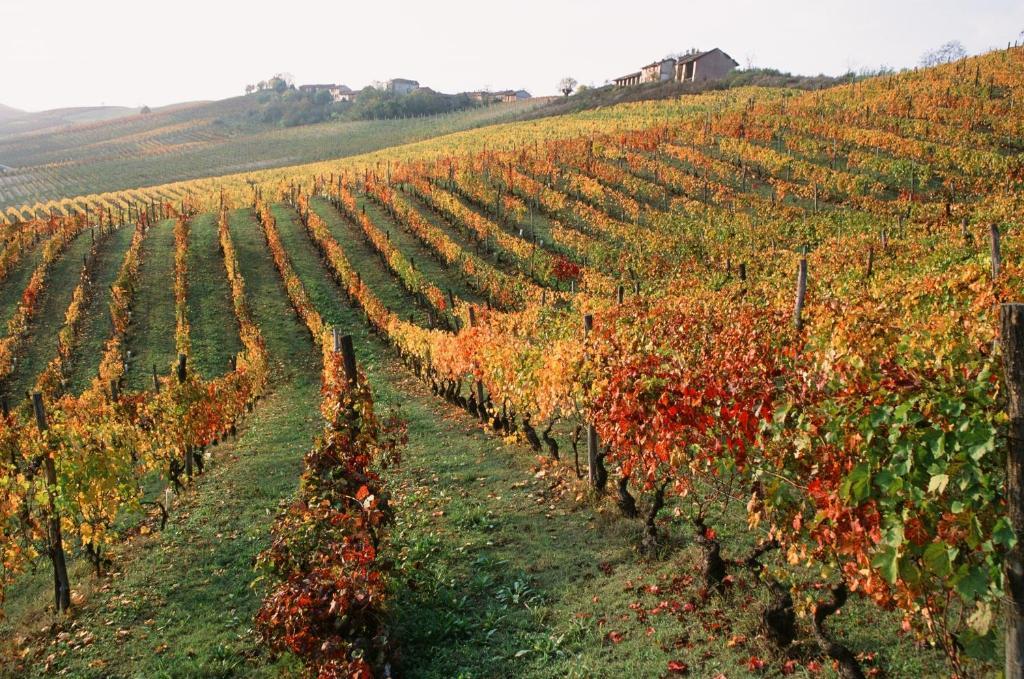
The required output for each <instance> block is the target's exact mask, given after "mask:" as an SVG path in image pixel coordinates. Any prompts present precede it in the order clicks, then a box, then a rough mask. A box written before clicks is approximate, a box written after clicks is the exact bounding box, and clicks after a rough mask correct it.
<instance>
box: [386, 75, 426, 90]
mask: <svg viewBox="0 0 1024 679" xmlns="http://www.w3.org/2000/svg"><path fill="white" fill-rule="evenodd" d="M419 86H420V84H419V83H418V82H417V81H415V80H406V79H405V78H392V79H391V80H389V81H388V85H387V90H388V92H392V93H394V94H409V93H410V92H412V91H413V90H416V89H419Z"/></svg>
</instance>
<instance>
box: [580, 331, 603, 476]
mask: <svg viewBox="0 0 1024 679" xmlns="http://www.w3.org/2000/svg"><path fill="white" fill-rule="evenodd" d="M593 329H594V316H593V315H592V314H584V316H583V338H584V340H585V339H586V338H588V337H590V332H591V331H592V330H593ZM600 463H601V460H600V457H599V456H598V441H597V430H596V429H595V428H594V425H593V424H590V423H587V477H588V479H589V480H590V485H591V486H592V487H593V488H594V489H597V487H598V486H599V485H600V479H599V478H598V476H599V472H598V467H599V465H600Z"/></svg>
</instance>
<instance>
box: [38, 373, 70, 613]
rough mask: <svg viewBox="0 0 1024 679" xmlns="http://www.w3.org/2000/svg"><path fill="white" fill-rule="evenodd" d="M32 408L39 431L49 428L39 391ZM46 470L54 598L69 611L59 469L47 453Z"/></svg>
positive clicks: (58, 606) (58, 609) (55, 603)
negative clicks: (58, 494)
mask: <svg viewBox="0 0 1024 679" xmlns="http://www.w3.org/2000/svg"><path fill="white" fill-rule="evenodd" d="M32 409H33V410H34V411H35V415H36V426H37V427H39V431H41V432H45V431H46V430H47V429H49V425H48V424H47V422H46V409H45V407H44V406H43V395H42V394H41V393H39V392H38V391H37V392H35V393H33V394H32ZM43 466H44V467H45V470H46V490H47V495H48V496H49V509H48V510H47V514H48V515H49V517H48V518H49V521H48V525H49V533H50V561H52V562H53V600H54V605H55V606H56V608H57V612H58V613H60V612H63V611H67V610H68V609H69V608H71V582H70V580H68V564H67V559H66V558H65V556H64V538H63V536H62V534H61V530H60V514H58V513H57V504H56V501H55V500H54V493H55V492H56V488H57V469H56V467H55V466H54V464H53V455H52V454H51V453H47V455H46V457H45V458H44V460H43Z"/></svg>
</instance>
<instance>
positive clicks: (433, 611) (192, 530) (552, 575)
mask: <svg viewBox="0 0 1024 679" xmlns="http://www.w3.org/2000/svg"><path fill="white" fill-rule="evenodd" d="M284 216H285V215H283V214H281V213H280V211H279V212H278V225H279V229H280V231H281V238H282V241H283V242H284V244H285V247H286V249H287V250H288V252H289V255H290V257H291V258H292V262H293V265H294V268H295V270H296V272H297V274H298V275H299V277H300V278H301V280H302V281H303V283H304V285H305V286H306V288H307V291H308V292H309V294H310V297H311V299H312V300H313V302H314V304H316V305H317V307H318V309H319V310H320V311H321V313H322V314H323V315H324V317H325V320H326V321H327V322H328V323H331V324H334V325H337V326H339V327H340V328H342V329H343V330H344V331H345V332H348V333H351V334H352V335H353V336H354V340H355V346H356V353H357V356H358V360H359V362H360V366H361V367H362V368H363V369H364V370H365V371H366V372H367V374H368V376H369V378H370V381H371V384H372V385H373V388H374V395H375V399H376V401H377V404H378V405H377V407H378V410H379V411H386V410H388V409H391V408H397V409H399V410H400V412H401V413H402V415H403V416H404V417H405V418H406V419H407V421H408V422H409V438H410V441H409V445H408V447H407V448H406V449H405V450H404V452H403V458H404V459H403V463H402V465H401V466H400V467H399V468H398V469H396V470H393V471H391V472H389V474H388V479H387V482H388V485H389V489H390V491H391V492H392V494H393V497H394V506H395V507H396V510H397V519H396V523H395V525H394V526H393V527H392V529H391V537H390V544H388V545H387V546H386V547H385V549H386V550H387V551H386V553H387V555H388V556H389V557H390V558H393V559H394V562H395V566H396V567H395V571H394V574H393V578H392V593H391V598H390V602H391V603H390V606H391V619H392V621H393V629H392V636H393V638H394V639H395V641H396V645H397V648H398V664H397V670H398V674H399V676H402V677H509V676H527V677H552V678H553V677H566V676H570V677H595V676H599V677H619V676H630V675H631V676H637V677H656V676H664V675H665V674H666V671H667V667H668V662H669V661H670V660H679V661H683V662H686V663H687V664H688V665H689V667H690V668H691V669H690V675H691V676H700V677H704V676H708V677H710V676H715V675H716V674H718V673H719V672H724V673H725V674H726V675H727V676H729V677H737V676H747V675H750V674H758V675H761V674H760V673H759V672H751V671H750V670H749V669H748V667H749V662H750V658H751V657H752V656H766V655H767V654H766V649H765V648H764V647H763V644H762V642H760V641H758V640H755V639H754V634H755V629H754V627H753V625H754V622H753V616H754V613H755V610H756V607H757V602H758V600H759V598H760V594H759V590H757V589H749V588H747V587H746V586H745V578H744V577H743V576H741V577H739V578H738V579H737V584H736V586H735V591H733V592H731V593H730V594H728V595H727V596H726V597H725V598H722V599H719V598H716V597H715V598H712V599H711V600H709V601H707V602H704V601H700V600H699V598H698V597H697V593H696V590H697V587H698V586H699V583H694V582H692V576H693V575H694V574H695V572H696V569H695V565H694V564H695V563H696V562H697V561H696V556H697V550H696V549H694V548H693V546H692V545H690V544H689V543H688V542H686V541H685V540H682V539H677V540H676V541H675V542H672V543H671V545H672V546H674V547H675V548H676V549H675V551H674V552H673V553H672V556H671V557H670V558H669V559H667V560H662V561H655V562H652V563H648V562H646V561H644V560H643V559H642V558H640V557H639V556H638V555H637V554H636V552H635V551H634V549H633V545H635V544H636V541H637V538H638V536H639V532H640V526H639V524H638V523H637V522H633V521H625V520H623V519H620V518H618V516H617V513H616V512H615V510H614V508H613V507H610V506H609V504H608V503H605V504H600V505H596V504H592V503H590V502H588V501H586V500H585V499H584V498H583V496H582V494H581V493H580V490H581V488H580V486H579V485H578V483H577V482H576V481H575V479H574V478H573V476H572V474H571V472H569V471H568V470H567V469H566V467H564V466H563V467H558V468H551V467H548V466H546V465H543V464H541V463H540V461H539V460H538V458H536V457H534V456H533V455H531V454H530V453H529V452H527V451H526V450H525V448H524V447H523V446H521V445H519V444H511V443H508V442H505V441H503V440H501V439H499V438H497V437H495V436H493V435H491V434H489V433H485V432H484V431H482V430H481V429H480V427H479V426H478V424H477V423H476V422H475V421H474V420H471V419H470V418H469V417H468V416H467V415H466V414H465V413H463V412H461V411H458V410H455V409H453V408H451V407H449V406H448V405H447V404H445V403H444V402H442V401H440V400H439V399H436V398H434V397H433V396H432V395H431V394H430V393H429V392H428V390H427V389H426V388H425V387H424V386H423V385H422V383H420V382H419V381H417V380H415V379H414V378H413V377H412V376H411V374H410V373H409V372H407V371H406V370H404V369H403V368H401V367H400V366H399V365H398V364H397V362H396V361H395V359H394V358H393V357H392V355H391V352H390V351H389V350H388V349H387V347H386V346H385V345H384V343H383V341H382V340H381V339H379V338H378V337H377V336H376V335H374V334H372V333H370V332H369V331H368V329H367V327H366V325H365V323H364V320H363V315H362V312H361V311H359V310H358V309H353V308H352V307H350V306H349V305H348V304H347V303H346V302H345V301H344V299H343V297H342V295H341V293H340V291H339V289H338V288H337V286H336V285H335V284H334V282H333V281H332V279H331V277H330V276H329V274H328V272H327V270H326V269H325V267H324V266H323V265H322V264H321V262H320V260H319V259H318V258H317V257H316V255H315V250H314V249H313V248H312V245H311V244H310V242H309V240H308V238H307V236H306V234H305V233H304V231H303V230H302V228H301V226H300V225H298V224H297V223H296V222H295V221H294V220H292V219H285V218H283V217H284ZM231 230H232V235H233V237H234V239H235V243H236V247H237V249H238V255H239V259H240V262H241V268H242V273H243V274H244V276H245V278H246V288H247V293H248V296H249V299H250V301H251V302H252V306H253V311H254V315H255V317H256V320H257V322H258V323H259V324H260V327H261V328H262V330H263V333H264V336H265V338H266V340H267V345H268V349H269V350H270V352H271V355H272V357H273V362H274V363H275V376H274V379H273V385H274V387H273V391H272V393H271V394H270V395H269V396H268V397H267V398H266V399H264V400H263V401H261V403H260V404H259V405H258V406H257V410H256V412H255V414H254V415H252V416H251V417H250V418H249V419H248V420H247V421H246V423H245V425H244V427H243V428H242V431H241V432H240V436H239V439H238V441H237V442H234V443H231V444H228V445H222V446H220V447H219V448H215V449H213V452H214V459H215V463H214V465H213V466H212V468H211V470H210V471H209V472H208V473H207V474H206V475H205V476H204V477H203V478H201V479H200V480H199V481H198V483H197V485H196V488H195V490H194V491H193V492H192V493H190V494H189V495H187V496H186V498H185V500H184V502H183V503H182V505H181V506H180V507H178V508H177V509H176V511H175V513H174V514H173V516H172V519H171V522H170V524H169V525H168V527H167V529H166V530H165V531H163V532H161V533H158V534H156V535H154V536H150V537H149V538H147V539H145V540H142V539H140V540H138V541H137V542H136V543H135V544H128V545H125V546H124V547H122V550H123V553H126V554H130V555H132V556H131V557H130V558H128V559H127V560H126V562H125V566H126V567H125V569H124V573H122V574H121V575H119V576H117V577H114V578H113V579H111V580H110V581H109V582H107V583H105V584H104V586H103V587H102V588H101V591H99V592H98V593H97V594H96V595H95V596H93V597H92V598H91V599H90V601H89V603H88V604H87V605H86V606H84V607H83V608H82V609H80V611H79V613H78V615H79V617H78V618H77V619H76V621H75V624H76V625H77V627H74V628H72V629H71V630H70V632H69V635H68V638H67V639H65V640H64V641H62V642H60V643H58V644H56V645H55V646H54V647H53V648H51V649H50V651H52V652H53V654H54V656H55V659H54V661H53V663H52V667H51V668H50V669H52V670H63V669H66V670H68V674H70V675H71V676H84V677H90V676H95V677H100V676H103V677H108V676H115V677H121V676H131V677H164V676H175V677H177V676H181V677H185V676H204V677H217V676H240V677H241V676H245V677H252V676H280V675H282V674H290V673H294V671H295V669H296V668H295V666H294V664H293V663H291V662H290V661H289V660H288V659H278V660H273V659H271V658H269V657H268V656H267V655H266V653H265V651H264V650H262V649H261V648H260V647H259V645H258V643H257V640H256V639H255V638H254V636H253V634H252V632H251V631H250V628H251V621H252V615H253V613H254V612H255V610H256V608H257V607H258V604H259V600H260V590H259V588H255V589H254V588H252V587H250V584H251V582H252V581H253V579H254V577H255V576H254V573H253V571H252V559H253V556H254V555H255V554H256V553H257V552H258V551H259V549H260V548H262V547H263V546H264V545H265V544H266V541H267V539H268V530H269V526H270V524H271V522H272V520H273V517H274V515H275V513H276V511H277V508H278V506H279V503H281V502H284V501H286V500H287V498H288V497H289V496H290V495H291V494H292V493H293V492H294V490H295V485H296V480H297V477H298V474H299V471H300V468H301V456H302V454H303V452H304V451H305V450H306V449H307V448H308V446H309V443H310V441H311V439H312V437H313V435H314V434H315V433H316V432H317V431H318V430H319V428H320V421H319V415H318V413H317V408H316V403H317V401H318V398H319V396H318V386H319V385H318V368H317V355H316V352H315V351H314V350H313V345H312V342H311V341H310V339H309V336H308V333H307V332H306V331H305V330H304V329H303V328H302V327H301V326H300V325H299V322H298V321H297V319H296V317H295V315H294V313H292V312H291V310H290V309H289V307H288V304H287V299H286V297H285V294H284V290H283V288H282V286H281V283H280V281H279V279H278V278H277V275H276V271H275V270H274V268H273V264H272V261H271V259H270V256H269V253H268V252H267V251H266V246H265V243H264V242H263V239H262V235H261V233H260V230H259V227H258V226H257V224H256V223H255V219H254V216H253V214H252V213H251V211H249V210H244V211H235V212H233V213H232V214H231ZM339 230H340V231H341V233H342V234H344V233H345V232H344V230H343V229H339ZM343 244H344V245H345V247H346V249H347V251H348V253H349V256H350V257H351V258H352V260H353V265H354V266H356V268H357V269H358V270H366V271H369V270H372V269H373V268H375V267H376V266H377V258H376V256H375V255H373V254H372V253H369V254H368V253H367V252H366V251H365V250H360V249H359V248H355V247H349V241H343ZM375 284H378V285H380V289H379V290H378V294H381V295H382V296H383V295H385V294H387V295H389V296H391V295H394V289H393V286H395V283H394V281H393V280H387V279H382V280H380V281H376V283H375ZM403 311H404V309H403ZM563 443H564V442H563ZM567 447H568V446H567V445H565V446H564V448H567ZM563 454H564V455H565V456H568V457H570V459H571V454H572V453H571V450H563ZM721 522H722V523H721V525H722V531H721V533H722V535H723V540H726V541H727V542H726V544H728V545H729V546H730V549H738V548H739V546H737V544H736V543H735V542H728V540H732V539H734V537H733V535H731V533H732V531H731V529H730V527H729V524H728V522H727V521H725V520H724V518H723V519H721ZM676 532H677V534H678V533H680V532H681V531H679V530H677V531H676ZM688 578H691V579H688ZM692 601H696V602H697V605H696V606H695V607H694V609H692V610H691V611H686V609H685V608H682V606H683V602H692ZM661 602H665V603H664V604H662V603H661ZM675 604H679V608H675V607H674V606H675ZM848 608H850V609H851V610H853V611H854V614H853V615H850V616H847V615H844V616H840V617H841V618H842V619H837V621H836V622H835V628H836V629H838V630H840V632H839V633H840V634H841V635H844V639H845V640H846V641H847V643H849V644H850V645H851V647H853V648H855V649H856V650H868V649H870V650H878V651H879V652H880V653H884V654H885V656H886V658H887V663H886V666H887V667H889V669H890V670H891V673H892V674H894V675H896V676H930V675H931V674H934V673H935V669H936V666H935V665H933V664H929V665H925V666H922V665H921V663H920V659H921V658H922V654H921V652H920V651H919V650H917V651H915V650H912V649H911V648H910V647H909V642H908V641H905V640H901V639H898V638H896V637H895V635H890V637H888V638H886V639H885V643H884V646H882V647H881V648H875V647H872V646H871V643H872V642H874V643H875V646H876V647H877V646H878V639H877V637H878V632H877V629H872V628H871V626H870V625H864V624H863V623H861V625H860V626H857V627H853V626H848V624H849V622H851V620H850V619H851V618H853V620H854V621H855V620H857V619H858V618H855V617H854V616H855V615H858V614H859V615H863V614H864V612H865V609H863V608H858V607H857V605H856V604H854V605H851V606H849V607H848ZM867 610H873V609H867ZM651 611H657V612H651ZM844 612H845V611H844ZM861 619H862V618H861ZM886 622H889V621H886ZM893 628H894V629H895V626H894V627H893ZM83 634H85V635H91V637H92V641H91V643H88V644H84V643H81V641H80V639H81V637H82V635H83ZM76 639H78V640H79V641H77V642H76ZM76 644H77V646H79V647H78V648H72V646H74V645H76ZM41 655H42V656H45V655H46V653H42V654H41ZM897 663H899V664H898V665H897ZM779 665H780V663H775V664H770V665H769V666H768V670H767V672H766V674H767V675H768V676H778V675H779V672H778V671H777V668H778V666H779ZM45 669H46V668H45V667H44V666H43V665H42V664H41V663H40V664H38V665H37V666H34V667H33V674H38V675H41V674H43V673H44V671H45ZM761 676H763V675H761ZM796 676H810V675H808V674H807V673H806V672H802V671H801V670H798V674H797V675H796ZM821 676H832V675H831V674H830V672H829V671H828V670H827V669H826V671H825V672H823V673H822V675H821Z"/></svg>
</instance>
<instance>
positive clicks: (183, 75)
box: [0, 0, 1024, 111]
mask: <svg viewBox="0 0 1024 679" xmlns="http://www.w3.org/2000/svg"><path fill="white" fill-rule="evenodd" d="M1022 31H1024V0H858V1H853V0H784V1H779V2H771V1H769V0H706V1H704V2H693V1H691V0H664V1H663V0H639V1H637V0H615V1H612V0H511V1H509V0H505V1H503V2H499V3H490V2H484V1H483V0H478V1H476V2H473V1H471V0H435V1H433V2H431V1H429V0H422V1H420V2H413V1H405V0H400V1H394V0H392V1H386V0H377V1H370V2H366V1H363V2H349V1H347V0H335V1H333V2H315V1H313V0H270V1H267V0H249V1H247V2H239V1H237V0H230V1H226V0H162V1H160V2H156V1H155V0H0V36H2V37H0V103H2V104H6V105H8V106H14V107H16V108H21V109H26V110H32V111H35V110H42V109H47V108H55V107H62V106H88V105H98V104H108V105H124V106H138V105H142V104H148V105H149V106H160V105H164V104H169V103H174V102H179V101H189V100H196V99H220V98H224V97H229V96H233V95H237V94H241V93H242V91H243V89H244V87H245V85H246V83H250V82H256V81H258V80H261V79H263V78H266V77H268V76H270V75H272V74H273V73H275V72H278V71H283V72H288V73H291V74H293V75H294V76H295V79H296V82H297V83H298V84H301V83H310V82H338V83H344V84H346V85H349V86H350V87H353V88H356V89H358V88H360V87H362V86H364V85H367V84H370V83H371V82H373V81H375V80H386V79H388V78H394V77H400V78H412V79H415V80H419V81H420V83H421V84H423V85H426V86H429V87H432V88H434V89H436V90H440V91H442V92H457V91H464V90H473V89H482V88H485V87H489V88H491V89H519V88H525V89H527V90H530V91H531V92H532V93H533V94H535V95H539V94H553V93H554V92H555V86H556V84H557V83H558V80H559V79H560V78H561V77H563V76H567V75H569V76H573V77H575V78H576V79H577V80H579V81H580V82H581V83H584V84H594V85H601V84H603V83H604V82H605V81H606V80H608V79H611V78H614V77H616V76H619V75H623V74H625V73H628V72H630V71H634V70H637V69H638V68H639V67H640V66H642V65H643V64H646V63H649V62H651V61H653V60H655V59H658V58H661V57H663V56H665V55H666V54H669V53H674V52H682V51H685V50H686V49H688V48H690V47H699V48H701V49H710V48H712V47H721V48H722V49H723V50H724V51H725V52H727V53H729V54H730V55H731V56H732V57H733V58H734V59H736V61H738V62H740V64H741V65H745V64H747V63H748V61H749V62H751V63H753V64H754V65H756V66H770V67H774V68H778V69H780V70H783V71H791V72H793V73H803V74H817V73H827V74H831V75H836V74H840V73H843V72H845V71H847V70H848V69H850V68H854V69H859V68H862V67H875V66H879V65H882V64H885V65H888V66H892V67H896V68H899V67H902V66H914V65H916V63H917V61H918V59H919V57H920V55H921V54H922V52H924V51H925V50H927V49H930V48H933V47H937V46H938V45H940V44H942V43H944V42H947V41H949V40H960V41H961V42H962V43H963V44H964V46H965V47H966V48H967V50H968V52H970V53H977V52H980V51H983V50H986V49H988V48H990V47H1006V43H1007V41H1013V40H1017V39H1019V38H1021V37H1022V36H1021V32H1022Z"/></svg>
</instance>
